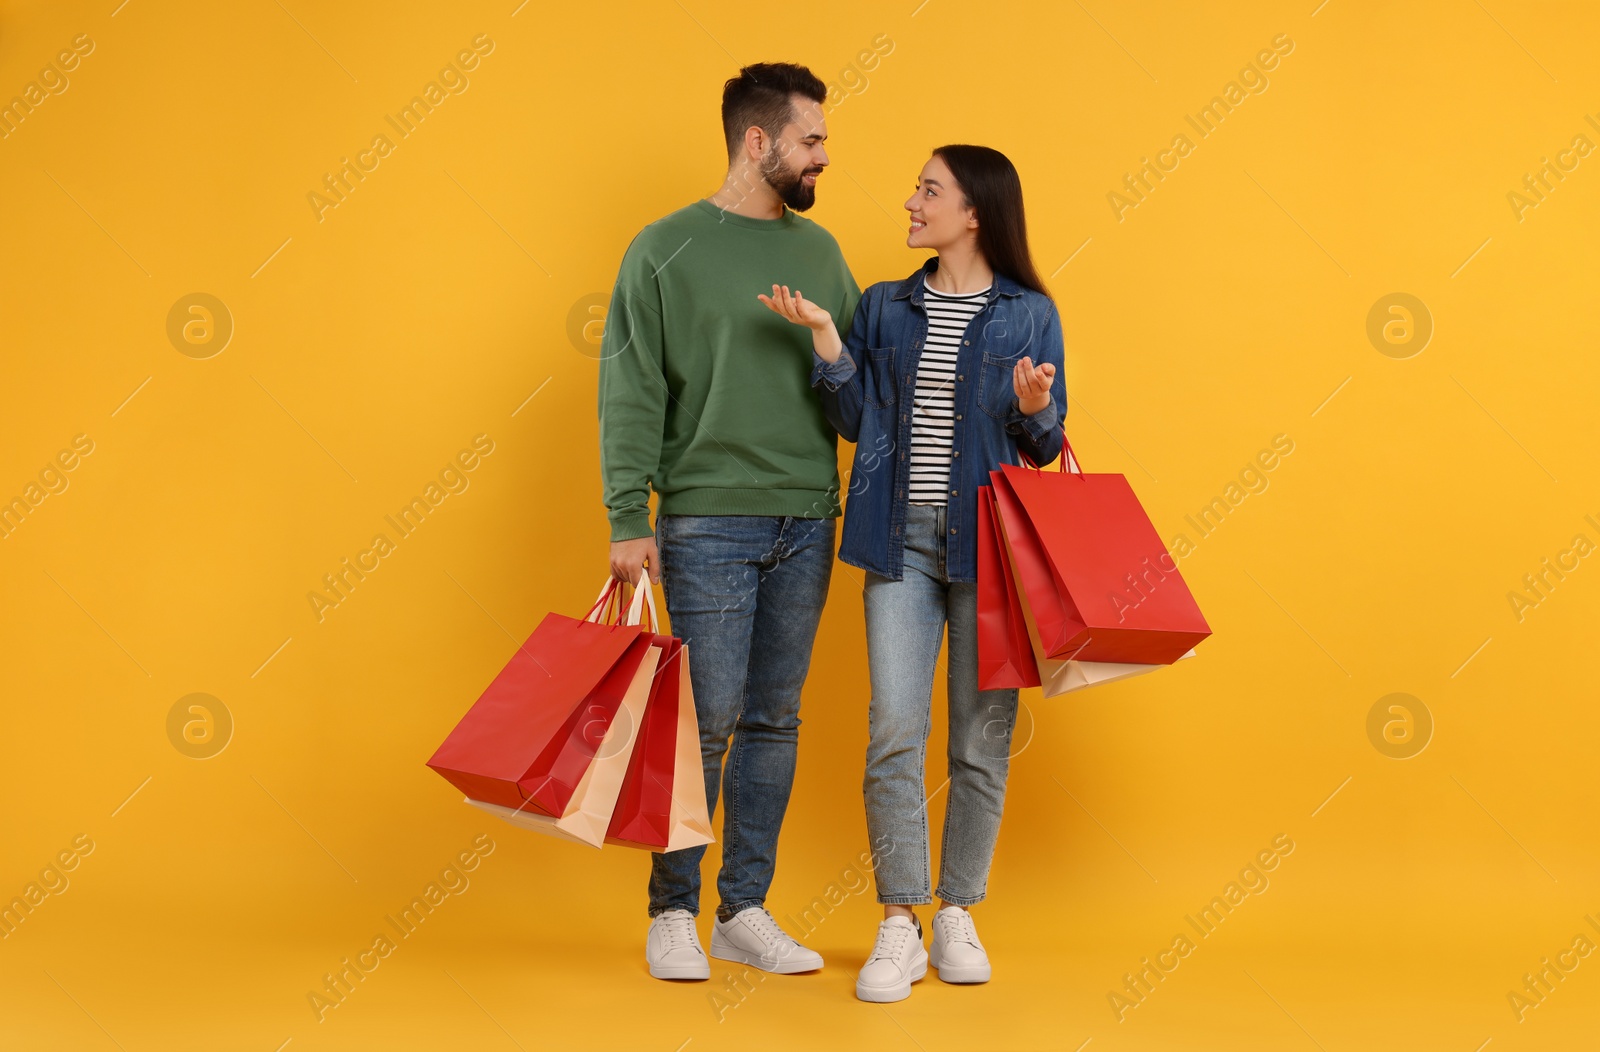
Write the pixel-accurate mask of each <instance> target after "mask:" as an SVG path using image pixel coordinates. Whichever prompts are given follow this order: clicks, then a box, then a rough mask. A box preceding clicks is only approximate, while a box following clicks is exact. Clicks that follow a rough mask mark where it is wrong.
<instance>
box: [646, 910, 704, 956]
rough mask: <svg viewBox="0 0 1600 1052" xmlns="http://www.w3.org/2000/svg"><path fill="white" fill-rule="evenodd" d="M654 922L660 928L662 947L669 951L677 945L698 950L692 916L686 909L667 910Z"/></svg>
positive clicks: (697, 936) (698, 940) (698, 942)
mask: <svg viewBox="0 0 1600 1052" xmlns="http://www.w3.org/2000/svg"><path fill="white" fill-rule="evenodd" d="M656 923H657V925H658V926H659V927H660V930H661V942H662V946H663V948H664V949H666V950H668V951H670V950H675V949H678V948H679V947H693V948H694V949H695V950H697V951H699V950H700V937H699V935H698V934H697V933H696V932H695V928H694V917H693V915H691V914H690V913H689V912H688V911H687V910H668V911H667V912H665V913H662V914H660V915H659V916H658V918H657V921H656ZM700 952H704V951H700Z"/></svg>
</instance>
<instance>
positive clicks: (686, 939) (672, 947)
mask: <svg viewBox="0 0 1600 1052" xmlns="http://www.w3.org/2000/svg"><path fill="white" fill-rule="evenodd" d="M644 959H645V961H646V962H648V963H649V965H650V974H651V975H653V976H655V977H656V978H657V979H709V978H711V962H710V961H708V960H706V952H705V951H704V950H702V949H701V948H700V933H699V932H697V931H695V927H694V914H692V913H690V912H689V911H688V910H662V911H661V912H660V913H658V914H656V915H655V918H654V919H653V920H652V921H651V922H650V934H648V935H646V936H645V940H644Z"/></svg>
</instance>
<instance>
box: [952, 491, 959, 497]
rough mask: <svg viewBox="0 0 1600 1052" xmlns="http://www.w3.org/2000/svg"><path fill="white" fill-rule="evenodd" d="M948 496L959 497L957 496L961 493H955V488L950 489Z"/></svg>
mask: <svg viewBox="0 0 1600 1052" xmlns="http://www.w3.org/2000/svg"><path fill="white" fill-rule="evenodd" d="M950 496H952V497H959V496H961V494H959V493H957V492H956V491H955V490H951V491H950Z"/></svg>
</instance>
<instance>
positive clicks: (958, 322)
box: [908, 280, 992, 504]
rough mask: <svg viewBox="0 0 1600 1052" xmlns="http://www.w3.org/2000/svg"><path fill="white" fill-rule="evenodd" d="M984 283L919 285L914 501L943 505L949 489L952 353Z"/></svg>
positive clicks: (981, 298)
mask: <svg viewBox="0 0 1600 1052" xmlns="http://www.w3.org/2000/svg"><path fill="white" fill-rule="evenodd" d="M991 287H992V284H991V285H990V286H985V287H984V288H981V289H979V290H978V291H977V292H964V293H961V294H960V295H958V296H952V295H949V294H947V293H943V292H938V291H936V290H934V289H931V288H929V287H928V284H927V281H926V280H924V281H923V284H922V291H923V304H924V307H925V309H926V310H927V312H928V340H927V343H926V345H925V346H924V347H923V349H922V357H921V358H920V359H919V360H918V362H917V387H916V399H915V403H914V405H913V408H912V413H911V494H910V497H909V498H908V499H909V500H910V502H911V503H912V504H945V503H947V502H948V501H947V498H948V496H949V493H950V453H951V450H952V447H953V442H952V439H953V438H954V434H955V424H956V419H955V416H956V410H955V405H956V392H955V381H956V356H957V352H958V351H960V349H961V339H962V337H963V335H965V333H966V331H967V323H968V322H970V321H971V320H972V317H973V315H975V314H977V313H978V312H979V311H980V310H982V309H983V306H984V304H985V303H987V302H988V299H989V289H990V288H991Z"/></svg>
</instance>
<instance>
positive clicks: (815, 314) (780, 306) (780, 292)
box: [756, 285, 833, 329]
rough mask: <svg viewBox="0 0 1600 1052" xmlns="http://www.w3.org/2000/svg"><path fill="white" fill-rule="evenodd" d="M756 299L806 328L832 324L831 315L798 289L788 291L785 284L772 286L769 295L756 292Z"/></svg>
mask: <svg viewBox="0 0 1600 1052" xmlns="http://www.w3.org/2000/svg"><path fill="white" fill-rule="evenodd" d="M756 299H758V300H760V301H761V302H762V303H765V304H766V305H767V306H768V307H770V308H771V309H772V310H773V311H775V312H776V313H778V314H781V315H783V316H784V317H785V318H788V319H789V320H790V321H792V322H794V323H795V324H796V325H804V326H805V327H806V328H808V329H820V328H822V327H823V326H824V325H831V324H833V315H831V314H829V313H828V312H827V311H825V310H823V309H822V308H821V307H819V306H817V305H816V304H815V303H812V302H811V301H810V300H808V299H806V298H805V297H804V296H802V295H801V294H800V290H799V289H796V290H795V291H794V292H790V291H789V286H787V285H774V286H772V295H770V296H768V295H766V294H764V293H760V292H758V293H756Z"/></svg>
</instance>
